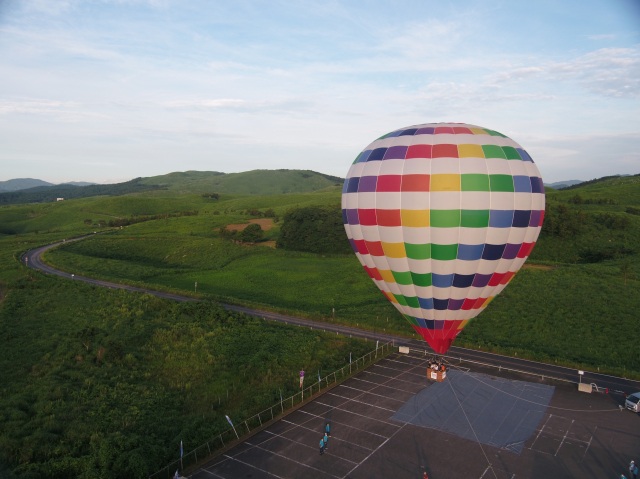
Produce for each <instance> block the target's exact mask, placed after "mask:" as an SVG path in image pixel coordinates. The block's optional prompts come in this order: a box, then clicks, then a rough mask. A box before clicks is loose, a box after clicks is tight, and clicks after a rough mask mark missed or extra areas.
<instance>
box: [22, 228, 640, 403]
mask: <svg viewBox="0 0 640 479" xmlns="http://www.w3.org/2000/svg"><path fill="white" fill-rule="evenodd" d="M91 236H93V235H85V236H80V237H77V238H73V239H69V240H63V241H60V242H57V243H52V244H49V245H46V246H40V247H38V248H34V249H32V250H29V251H27V252H26V253H25V254H24V255H23V256H22V260H23V262H24V264H25V265H26V266H28V267H29V268H33V269H35V270H38V271H41V272H43V273H46V274H50V275H55V276H60V277H63V278H66V279H69V280H73V281H82V282H84V283H89V284H93V285H95V286H100V287H104V288H111V289H124V290H126V291H133V292H139V293H146V294H151V295H154V296H157V297H160V298H165V299H170V300H173V301H198V299H197V298H193V297H190V296H183V295H179V294H174V293H167V292H163V291H156V290H153V289H148V288H141V287H136V286H130V285H126V284H120V283H113V282H110V281H104V280H100V279H94V278H88V277H86V276H81V275H75V274H72V273H67V272H64V271H60V270H58V269H56V268H54V267H52V266H50V265H48V264H47V263H45V262H44V261H43V259H42V254H43V253H44V252H46V251H48V250H50V249H53V248H56V247H58V246H61V245H63V244H66V243H70V242H73V241H80V240H82V239H85V238H88V237H91ZM222 306H223V307H224V308H225V309H227V310H230V311H237V312H241V313H244V314H248V315H251V316H256V317H260V318H263V319H265V320H271V321H278V322H281V323H286V324H291V325H296V326H300V327H308V328H311V329H318V330H323V331H331V332H335V333H339V334H343V335H345V336H352V337H357V338H363V339H367V340H370V341H380V342H383V343H386V342H393V343H394V344H396V345H398V346H405V347H408V348H410V349H413V350H418V351H424V354H425V355H431V354H433V351H431V349H430V348H429V347H428V346H427V344H426V343H425V342H423V341H419V340H415V339H407V338H404V337H401V336H396V335H393V334H388V333H379V332H375V331H367V330H364V329H359V328H354V327H351V326H344V325H340V324H334V323H326V322H320V321H313V320H310V319H304V318H297V317H294V316H287V315H284V314H279V313H273V312H270V311H261V310H256V309H251V308H246V307H243V306H237V305H232V304H222ZM445 358H446V360H447V361H449V362H456V361H458V362H460V361H467V362H474V363H476V364H482V365H486V366H490V367H493V368H497V369H505V370H510V371H517V372H522V373H525V374H530V375H535V376H538V377H543V378H554V379H558V380H561V381H567V382H571V383H576V384H577V383H579V382H582V383H587V384H592V385H593V386H594V390H595V391H598V392H605V393H615V394H629V393H631V392H635V391H640V381H634V380H630V379H626V378H620V377H616V376H609V375H606V374H600V373H597V372H591V371H582V373H583V374H582V375H581V374H579V371H578V370H577V369H572V368H567V367H563V366H555V365H552V364H546V363H540V362H536V361H529V360H526V359H519V358H513V357H509V356H502V355H499V354H493V353H487V352H483V351H474V350H472V349H466V348H461V347H457V346H452V347H451V348H450V349H449V352H448V353H447V354H446V355H445Z"/></svg>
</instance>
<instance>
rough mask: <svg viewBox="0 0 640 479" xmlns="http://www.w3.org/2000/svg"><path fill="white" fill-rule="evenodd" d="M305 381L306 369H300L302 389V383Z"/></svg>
mask: <svg viewBox="0 0 640 479" xmlns="http://www.w3.org/2000/svg"><path fill="white" fill-rule="evenodd" d="M303 383H304V369H301V370H300V389H302V384H303Z"/></svg>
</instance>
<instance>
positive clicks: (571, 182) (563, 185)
mask: <svg viewBox="0 0 640 479" xmlns="http://www.w3.org/2000/svg"><path fill="white" fill-rule="evenodd" d="M580 183H584V181H583V180H566V181H556V182H555V183H545V185H544V186H547V187H549V188H553V189H554V190H562V189H564V188H569V187H570V186H575V185H579V184H580Z"/></svg>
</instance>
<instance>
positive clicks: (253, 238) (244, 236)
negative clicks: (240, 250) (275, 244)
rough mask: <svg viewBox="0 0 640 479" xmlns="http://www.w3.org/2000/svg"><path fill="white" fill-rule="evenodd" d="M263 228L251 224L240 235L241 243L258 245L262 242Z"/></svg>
mask: <svg viewBox="0 0 640 479" xmlns="http://www.w3.org/2000/svg"><path fill="white" fill-rule="evenodd" d="M263 233H264V232H263V231H262V227H261V226H260V225H259V224H257V223H251V224H250V225H249V226H247V227H246V228H245V229H243V230H242V232H241V233H240V241H242V242H243V243H257V242H258V241H261V240H262V236H263Z"/></svg>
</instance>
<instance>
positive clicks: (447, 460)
mask: <svg viewBox="0 0 640 479" xmlns="http://www.w3.org/2000/svg"><path fill="white" fill-rule="evenodd" d="M428 360H429V358H427V357H425V356H423V355H405V354H394V355H392V356H390V357H388V358H386V359H384V360H382V361H380V362H379V363H377V364H375V365H373V366H371V367H369V368H368V369H366V370H364V371H362V372H360V373H359V374H357V375H356V376H354V377H353V378H351V379H349V380H347V381H346V382H344V383H343V384H341V385H339V386H337V387H336V388H334V389H331V390H329V391H327V392H326V393H324V394H323V395H322V396H320V397H319V398H317V399H316V400H314V401H313V402H311V403H309V404H307V405H305V406H303V407H302V408H300V409H298V410H297V411H295V412H293V413H291V414H289V415H288V416H286V417H285V418H284V419H282V420H280V421H278V422H277V423H275V424H273V425H272V426H270V427H269V428H267V429H265V430H264V431H261V432H260V433H258V434H256V435H254V436H252V437H251V438H250V439H249V440H247V441H245V442H243V443H242V444H240V445H238V446H237V447H235V448H233V449H231V450H229V451H227V452H226V453H225V454H224V455H222V456H219V457H217V458H216V459H215V460H213V461H211V462H210V463H209V464H207V465H206V466H204V467H203V468H201V469H199V470H198V471H196V472H195V473H193V474H192V475H190V476H189V477H191V478H195V479H204V478H229V479H238V478H253V479H262V478H265V479H267V478H320V479H324V478H326V479H332V478H335V479H338V478H344V479H346V478H349V479H364V478H367V479H370V478H391V479H404V478H407V479H418V478H422V473H423V471H425V470H426V471H427V472H428V474H429V477H430V479H443V478H446V479H449V478H465V479H467V478H471V479H474V478H483V479H485V478H494V479H503V478H510V479H524V478H544V479H559V478H578V477H584V478H601V477H602V478H614V477H618V476H619V474H621V473H625V472H627V471H626V467H627V465H628V463H629V460H630V459H635V460H636V461H637V460H640V417H639V416H638V415H636V414H633V413H631V412H630V411H626V410H621V409H620V408H619V405H620V404H621V403H622V400H623V398H622V396H618V395H609V394H601V393H593V394H586V393H581V392H578V391H577V387H576V385H575V384H568V383H560V382H554V381H551V380H549V379H546V378H545V379H543V378H539V377H532V376H527V375H518V374H514V373H505V372H504V371H502V372H498V371H497V370H494V369H486V368H485V369H483V368H481V367H477V366H473V365H469V364H465V363H461V364H456V365H450V369H449V374H448V377H447V379H446V380H445V382H442V383H435V382H432V381H429V380H428V379H427V378H426V375H425V371H426V368H427V365H428ZM326 422H330V424H331V437H330V440H329V445H328V448H327V450H326V452H325V454H324V455H320V453H319V445H318V443H319V441H320V438H321V436H322V433H323V430H324V426H325V424H326ZM616 474H617V475H616Z"/></svg>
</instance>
